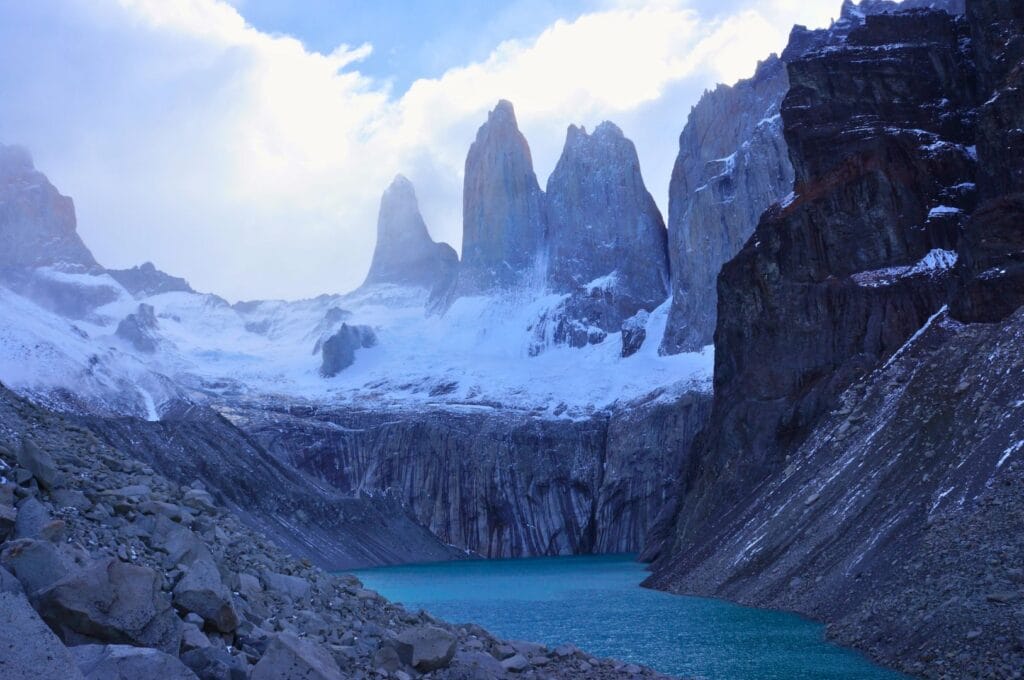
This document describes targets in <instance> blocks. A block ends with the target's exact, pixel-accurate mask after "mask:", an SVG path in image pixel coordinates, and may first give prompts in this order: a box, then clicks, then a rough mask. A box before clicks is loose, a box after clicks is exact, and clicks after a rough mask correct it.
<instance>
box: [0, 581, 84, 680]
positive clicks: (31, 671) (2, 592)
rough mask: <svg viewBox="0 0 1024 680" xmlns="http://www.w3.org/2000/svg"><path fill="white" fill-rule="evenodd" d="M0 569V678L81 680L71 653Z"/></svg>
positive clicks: (13, 679) (80, 674)
mask: <svg viewBox="0 0 1024 680" xmlns="http://www.w3.org/2000/svg"><path fill="white" fill-rule="evenodd" d="M12 580H13V579H10V577H9V576H3V573H2V570H0V583H5V582H7V583H6V585H5V586H4V587H3V588H2V589H0V678H10V679H11V680H15V679H18V680H51V679H52V678H59V679H60V680H81V678H82V673H81V672H80V671H79V670H78V666H77V665H76V663H75V660H74V658H72V656H71V653H70V652H69V651H68V649H67V648H66V647H65V646H64V645H63V644H62V643H61V641H60V640H59V639H57V636H56V635H54V634H53V631H51V630H50V629H49V628H47V627H46V624H45V623H43V621H42V619H40V618H39V615H38V614H36V612H35V610H34V609H32V605H30V604H29V602H28V599H26V597H25V596H24V595H23V594H20V593H16V592H10V590H9V589H8V588H9V587H11V586H12V585H13V584H10V583H9V581H12Z"/></svg>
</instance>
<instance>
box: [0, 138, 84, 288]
mask: <svg viewBox="0 0 1024 680" xmlns="http://www.w3.org/2000/svg"><path fill="white" fill-rule="evenodd" d="M0 243H3V244H4V246H3V248H2V249H0V268H12V267H13V268H29V267H42V266H48V265H55V264H66V265H78V266H82V267H86V268H94V267H96V266H97V265H96V260H95V259H94V258H93V256H92V253H91V252H89V249H88V248H86V247H85V244H84V243H83V242H82V239H81V238H79V236H78V232H77V225H76V222H75V206H74V203H73V202H72V200H71V199H70V198H68V197H67V196H62V195H61V194H60V192H58V191H57V189H56V188H54V186H53V185H52V184H50V181H49V180H48V179H47V178H46V175H44V174H43V173H41V172H39V171H38V170H36V169H35V165H34V164H33V162H32V156H31V154H29V152H28V151H27V150H25V149H24V148H22V147H19V146H7V145H4V144H0Z"/></svg>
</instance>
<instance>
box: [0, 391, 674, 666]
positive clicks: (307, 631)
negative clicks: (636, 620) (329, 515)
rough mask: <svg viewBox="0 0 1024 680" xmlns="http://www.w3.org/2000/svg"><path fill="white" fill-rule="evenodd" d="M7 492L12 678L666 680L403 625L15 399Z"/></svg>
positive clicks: (3, 607) (0, 414)
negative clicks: (656, 679)
mask: <svg viewBox="0 0 1024 680" xmlns="http://www.w3.org/2000/svg"><path fill="white" fill-rule="evenodd" d="M0 476H2V478H3V482H2V484H0V540H2V543H0V567H2V570H0V651H2V653H0V676H3V677H5V678H26V679H27V678H55V677H61V678H69V679H71V678H88V679H90V680H107V679H108V678H120V679H124V680H127V679H128V678H139V677H146V676H149V677H158V678H164V679H181V680H184V679H186V678H187V679H193V678H199V679H201V680H243V679H246V678H252V679H253V680H264V679H270V678H274V679H287V678H304V679H308V678H317V679H322V680H328V679H335V678H337V679H340V678H395V679H397V680H406V679H409V678H420V677H422V678H452V679H454V678H466V679H469V678H504V677H513V678H537V679H540V678H580V677H586V678H645V677H646V678H655V677H664V676H661V675H659V674H657V673H655V672H653V671H651V670H649V669H646V668H641V667H639V666H636V665H633V664H626V663H623V662H621V661H615V660H610V659H597V658H595V657H593V656H591V655H589V654H587V653H585V652H583V651H581V650H578V649H577V648H576V647H574V646H573V645H571V644H564V645H560V646H558V647H555V648H548V647H546V646H544V645H539V644H534V643H528V642H521V641H505V640H500V639H497V638H495V637H494V636H492V635H490V634H489V633H488V632H487V631H485V630H483V629H482V628H480V627H479V626H475V625H472V624H466V625H452V624H448V623H444V622H441V621H437V620H435V619H434V618H433V617H431V616H430V615H429V614H427V613H425V612H410V611H407V610H405V609H403V608H402V607H401V606H400V605H397V604H393V603H390V602H388V601H387V600H385V599H384V598H382V597H381V596H380V595H378V594H377V593H375V592H372V591H369V590H366V589H364V588H363V587H362V585H361V583H360V582H359V581H358V580H357V579H356V578H354V577H352V576H338V575H332V574H329V573H327V572H325V571H323V570H321V569H319V568H318V567H315V566H313V564H312V563H311V562H310V561H309V560H306V559H301V558H299V559H297V558H294V557H291V556H288V555H286V554H285V553H284V552H283V551H281V550H280V549H278V548H277V547H276V546H274V545H273V544H272V543H270V542H268V541H267V540H266V537H265V536H262V535H260V534H258V533H256V532H254V531H252V530H251V529H249V528H248V527H247V526H245V524H244V523H243V522H242V521H241V520H240V519H239V518H238V517H236V516H235V515H234V514H232V513H231V512H229V511H227V510H225V509H224V508H222V507H219V506H218V504H217V502H216V501H215V499H214V497H213V496H212V495H211V494H210V493H209V492H208V491H206V490H205V488H204V486H203V484H202V483H201V482H198V481H197V482H195V483H193V484H190V485H188V486H181V485H179V484H177V483H175V482H173V481H170V480H168V479H167V478H165V477H163V476H161V475H159V474H158V473H156V472H155V471H154V470H153V468H152V467H150V466H149V465H147V464H145V463H142V462H140V461H139V460H138V459H137V458H136V457H134V456H133V455H131V454H130V453H129V452H126V451H125V450H122V449H117V448H112V447H110V446H108V445H106V444H104V443H103V442H102V440H101V439H100V438H98V437H97V436H96V435H95V434H94V433H93V432H92V431H90V430H89V429H88V428H87V427H82V426H80V425H78V424H76V423H74V422H72V419H68V418H66V417H65V416H63V415H60V414H56V413H52V412H49V411H46V410H44V409H41V408H38V407H36V406H35V405H33V404H31V403H29V402H28V401H26V400H23V399H21V398H18V397H15V396H14V395H12V394H11V393H10V392H7V391H6V390H4V391H3V394H2V399H0Z"/></svg>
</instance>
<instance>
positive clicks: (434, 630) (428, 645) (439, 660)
mask: <svg viewBox="0 0 1024 680" xmlns="http://www.w3.org/2000/svg"><path fill="white" fill-rule="evenodd" d="M395 651H397V652H398V658H400V659H401V660H402V663H404V664H406V665H407V666H412V667H413V668H415V669H416V670H418V671H422V672H424V673H426V672H428V671H434V670H437V669H438V668H444V667H446V666H447V665H448V664H450V663H451V661H452V658H453V657H454V656H455V636H454V635H452V634H451V633H449V632H448V631H446V630H445V629H443V628H438V627H437V626H416V627H415V628H409V629H408V630H405V631H403V632H402V633H400V634H399V635H398V637H397V638H396V639H395Z"/></svg>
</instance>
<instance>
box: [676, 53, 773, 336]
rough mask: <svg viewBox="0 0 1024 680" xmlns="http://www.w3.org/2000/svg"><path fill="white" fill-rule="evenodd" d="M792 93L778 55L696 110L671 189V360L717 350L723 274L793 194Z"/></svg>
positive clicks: (685, 132)
mask: <svg viewBox="0 0 1024 680" xmlns="http://www.w3.org/2000/svg"><path fill="white" fill-rule="evenodd" d="M788 88H789V79H788V77H787V75H786V65H785V64H784V63H783V62H782V60H781V59H779V58H778V57H776V56H775V55H772V56H770V57H769V58H768V59H766V60H765V61H763V62H761V63H760V64H758V66H757V71H755V73H754V76H753V77H752V78H750V79H748V80H741V81H739V82H738V83H736V84H735V85H733V86H729V85H719V86H718V87H717V88H715V89H714V90H713V91H711V92H705V93H704V96H703V97H701V99H700V101H699V102H698V103H697V105H696V106H694V107H693V109H692V110H691V111H690V116H689V119H688V120H687V122H686V127H684V128H683V132H682V134H681V135H680V136H679V156H678V157H677V158H676V163H675V167H674V168H673V169H672V180H671V183H670V186H669V207H668V221H669V258H670V259H671V263H672V307H671V310H670V311H669V321H668V326H667V328H666V330H665V336H664V339H663V340H662V345H661V351H662V352H663V353H666V354H675V353H677V352H684V351H694V350H699V349H700V348H701V347H703V346H705V345H708V344H710V343H711V341H712V334H713V332H714V329H715V299H716V296H715V279H716V278H717V276H718V272H719V270H720V269H721V268H722V265H723V264H724V263H725V262H727V261H728V260H730V259H732V257H733V256H735V255H736V253H738V252H739V250H740V248H741V247H742V246H743V244H744V242H746V240H747V238H748V237H749V236H750V234H751V233H752V232H753V231H754V227H755V226H756V225H757V220H758V218H759V217H760V216H761V213H762V212H764V210H765V209H766V208H767V207H768V206H770V205H771V204H772V203H774V202H776V201H778V200H779V199H780V198H782V197H783V196H785V195H786V194H787V193H789V191H790V189H791V188H792V184H793V169H792V166H791V165H790V163H789V158H788V156H787V151H786V143H785V141H784V140H783V137H782V121H781V118H780V116H779V106H780V104H781V102H782V97H783V95H784V94H785V93H786V90H787V89H788Z"/></svg>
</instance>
